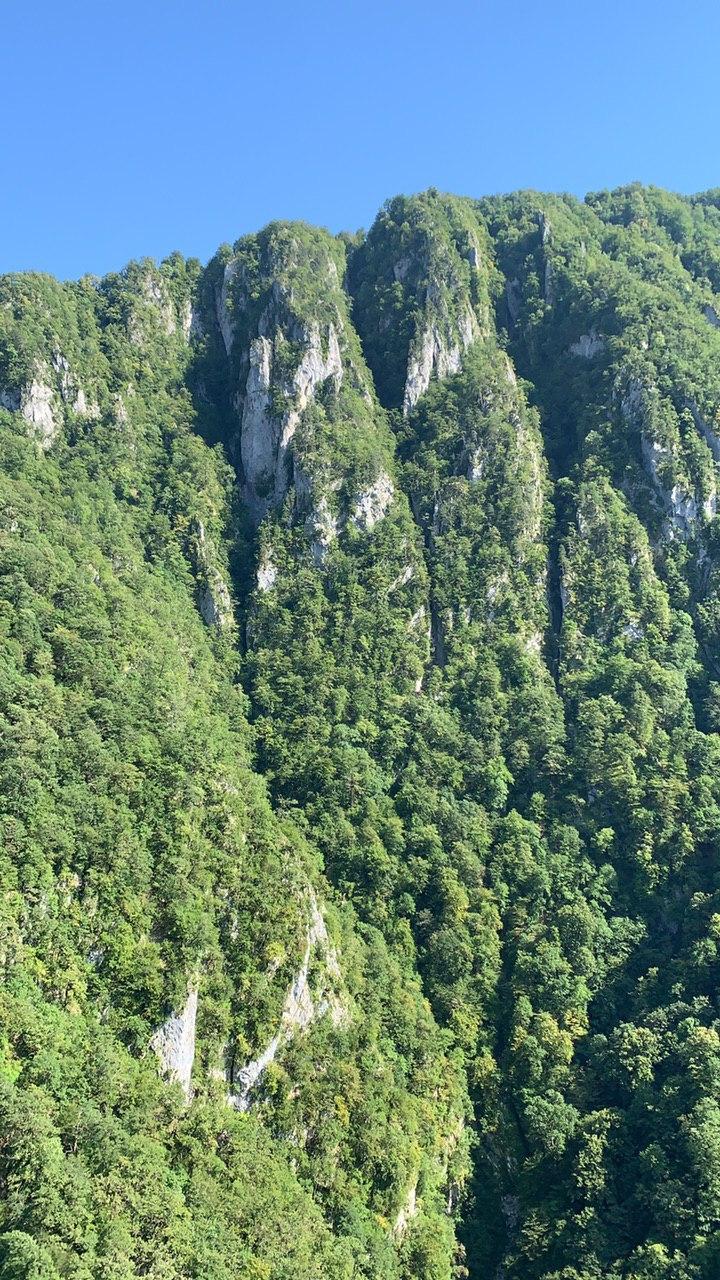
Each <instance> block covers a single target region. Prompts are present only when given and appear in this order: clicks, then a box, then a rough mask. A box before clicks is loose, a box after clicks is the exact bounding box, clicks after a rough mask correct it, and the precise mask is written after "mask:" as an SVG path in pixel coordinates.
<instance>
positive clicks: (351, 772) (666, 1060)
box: [0, 187, 720, 1280]
mask: <svg viewBox="0 0 720 1280" xmlns="http://www.w3.org/2000/svg"><path fill="white" fill-rule="evenodd" d="M718 317H720V211H719V209H718V200H717V197H716V193H709V194H708V195H706V196H700V197H694V198H692V199H683V198H680V197H675V196H671V195H669V194H668V193H665V192H661V191H658V190H656V189H653V188H648V189H644V188H640V187H630V188H626V189H623V190H620V191H617V192H612V193H600V194H597V195H594V196H590V197H588V199H587V200H586V201H585V203H583V204H581V203H579V202H577V201H575V200H573V199H571V198H569V197H554V196H544V195H539V194H537V193H532V192H523V193H519V194H517V195H514V196H508V197H496V198H490V199H485V200H480V201H474V200H470V199H459V198H456V197H449V196H444V195H440V194H439V193H438V192H436V191H429V192H427V193H425V194H424V195H421V196H416V197H410V198H406V197H398V198H396V199H394V200H392V201H390V202H389V203H388V204H387V205H386V206H385V207H384V208H383V209H382V210H381V212H380V213H379V215H378V218H377V219H376V222H375V224H374V225H373V227H372V228H371V230H370V232H369V233H368V235H367V237H362V236H358V237H349V236H341V237H332V236H330V235H329V234H328V233H327V232H324V231H320V230H317V229H314V228H311V227H307V226H305V225H303V224H287V223H274V224H271V225H270V226H269V227H268V228H266V229H265V230H264V231H262V232H260V233H258V234H257V235H254V236H247V237H244V238H243V239H242V240H240V241H238V242H237V243H236V244H235V245H234V246H233V247H229V246H225V247H224V248H222V249H221V250H220V251H219V252H218V254H217V255H216V257H215V258H214V259H213V260H212V261H211V263H210V264H209V265H208V266H207V268H204V269H203V268H201V267H200V265H199V264H197V263H194V262H186V261H184V260H183V259H182V258H181V257H180V256H179V255H173V256H172V257H171V258H170V259H168V260H167V261H166V262H165V263H163V264H162V265H161V266H160V267H157V266H155V265H154V264H153V263H150V262H148V261H146V262H142V263H137V264H131V266H130V267H128V268H127V269H126V271H125V272H123V273H121V274H120V275H116V276H112V277H108V278H107V279H105V280H103V281H93V280H89V279H88V280H83V281H81V282H79V283H78V284H77V285H59V284H57V283H56V282H55V281H52V280H51V279H49V278H47V277H41V276H18V277H7V278H5V280H4V281H3V282H2V285H1V286H0V427H1V428H2V430H1V432H0V436H1V445H2V458H3V462H2V487H3V495H2V503H1V504H0V513H1V517H2V533H1V534H0V553H1V554H2V557H3V573H2V599H3V601H4V605H3V615H2V616H3V629H4V631H3V634H4V636H5V640H4V645H3V667H4V673H5V674H4V685H3V707H2V714H3V727H2V735H1V736H0V744H1V747H2V753H3V764H2V768H3V783H4V785H3V789H2V794H3V817H2V820H3V834H4V837H5V839H4V842H3V848H4V854H3V856H4V862H3V887H4V889H5V890H6V893H5V896H4V907H3V927H2V936H3V945H2V951H1V954H2V961H3V966H4V970H3V973H4V979H5V983H4V988H3V994H2V997H0V1009H1V1011H2V1012H1V1013H0V1018H1V1020H2V1031H3V1038H2V1054H3V1056H2V1059H1V1060H2V1064H3V1066H2V1091H3V1096H2V1107H3V1120H4V1123H3V1126H2V1129H3V1138H2V1140H1V1141H0V1179H1V1180H2V1182H1V1185H2V1193H3V1194H2V1197H0V1228H1V1231H2V1234H0V1275H1V1276H3V1277H5V1276H7V1277H8V1278H9V1277H28V1278H29V1277H31V1276H34V1277H35V1278H36V1280H37V1277H38V1276H42V1277H43V1280H49V1278H55V1277H58V1276H70V1277H77V1278H78V1280H80V1278H81V1277H82V1278H83V1280H88V1278H89V1277H93V1280H94V1277H96V1276H100V1275H102V1276H106V1275H108V1276H117V1277H118V1278H119V1277H123V1280H124V1278H125V1277H131V1276H136V1275H150V1276H155V1277H157V1280H160V1277H162V1278H163V1280H167V1278H168V1277H175V1276H177V1277H178V1278H179V1277H180V1276H183V1277H185V1276H198V1277H200V1276H202V1277H204V1278H205V1277H211V1278H212V1277H217V1278H218V1280H220V1278H222V1280H225V1277H229V1276H230V1275H233V1276H235V1275H249V1276H254V1277H259V1278H265V1277H267V1278H268V1280H269V1278H270V1277H272V1278H275V1277H283V1276H287V1277H290V1276H292V1277H299V1278H300V1280H302V1277H308V1278H310V1277H318V1280H319V1277H320V1276H323V1277H325V1276H337V1277H343V1280H344V1278H345V1277H347V1278H348V1280H349V1278H350V1277H363V1276H365V1277H367V1278H368V1280H370V1278H371V1277H372V1278H373V1280H375V1278H377V1280H380V1278H382V1280H450V1277H453V1278H455V1277H461V1276H463V1275H467V1274H470V1275H472V1276H477V1277H479V1278H482V1280H489V1278H490V1277H492V1278H493V1280H495V1277H497V1278H498V1280H499V1278H500V1277H504V1278H505V1280H513V1278H514V1280H597V1277H606V1278H607V1280H620V1277H622V1278H623V1280H649V1278H650V1277H652V1278H654V1280H659V1278H661V1280H711V1278H714V1277H715V1275H716V1274H717V1270H718V1266H720V1173H719V1171H718V1170H719V1169H720V1166H719V1165H718V1158H717V1151H718V1137H717V1135H718V1132H719V1131H720V1112H718V1106H719V1105H720V1103H719V1101H718V1088H719V1085H718V1082H719V1081H720V1074H719V1067H720V1018H719V1016H718V1008H717V978H718V950H717V946H718V920H719V919H720V907H719V906H718V892H719V887H718V878H717V876H718V873H717V865H718V864H717V859H718V848H719V843H718V842H719V840H720V782H719V781H718V741H719V740H718V735H717V732H716V730H717V728H718V727H720V722H719V721H718V705H719V704H718V697H719V694H718V689H719V686H720V674H719V672H720V665H719V664H720V660H719V659H718V653H717V645H718V629H719V627H720V624H719V623H718V618H719V617H720V612H719V610H718V543H717V539H718V529H719V528H720V525H718V519H717V489H718V483H719V480H720V475H719V473H718V467H719V466H720V374H719V372H718V370H719V369H720V360H719V358H718V357H720V331H719V329H720V321H719V319H718ZM458 1240H460V1241H461V1243H458Z"/></svg>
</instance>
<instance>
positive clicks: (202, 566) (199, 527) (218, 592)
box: [192, 520, 234, 631]
mask: <svg viewBox="0 0 720 1280" xmlns="http://www.w3.org/2000/svg"><path fill="white" fill-rule="evenodd" d="M194 532H195V539H194V543H193V554H192V559H193V561H194V568H195V572H196V573H197V574H199V576H200V578H201V580H202V585H201V587H200V594H199V599H198V605H199V608H200V613H201V614H202V617H203V619H204V621H205V622H206V623H207V624H208V626H209V627H217V628H218V630H219V631H224V630H225V629H226V628H227V627H230V626H232V624H233V621H234V614H233V604H232V597H231V595H230V589H229V587H228V585H227V583H226V581H225V579H224V578H223V576H222V573H221V572H220V570H219V568H218V566H217V563H216V553H215V548H214V547H213V545H212V543H211V541H210V539H209V537H208V535H207V533H206V531H205V525H204V524H203V522H202V520H197V521H196V522H195V530H194Z"/></svg>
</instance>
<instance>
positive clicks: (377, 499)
mask: <svg viewBox="0 0 720 1280" xmlns="http://www.w3.org/2000/svg"><path fill="white" fill-rule="evenodd" d="M394 496H395V486H394V484H393V482H392V480H391V479H390V477H389V475H388V474H387V472H386V471H381V472H380V475H379V476H378V477H377V479H376V480H375V481H374V483H373V484H372V485H370V487H369V488H368V489H363V490H362V492H360V493H359V494H358V496H357V500H356V502H355V507H354V510H353V513H352V517H351V518H352V522H353V524H354V525H355V526H356V528H358V529H365V530H369V529H373V528H374V527H375V525H376V524H377V523H378V521H379V520H382V518H383V516H385V515H387V513H388V511H389V509H390V505H391V503H392V500H393V498H394Z"/></svg>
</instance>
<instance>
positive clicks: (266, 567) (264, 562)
mask: <svg viewBox="0 0 720 1280" xmlns="http://www.w3.org/2000/svg"><path fill="white" fill-rule="evenodd" d="M277 576H278V570H277V565H276V564H274V563H273V561H272V559H271V558H270V554H269V552H266V553H265V554H264V555H263V556H262V558H261V560H260V563H259V565H258V571H257V587H258V591H263V592H264V591H270V590H271V589H272V588H273V587H274V586H275V583H276V582H277Z"/></svg>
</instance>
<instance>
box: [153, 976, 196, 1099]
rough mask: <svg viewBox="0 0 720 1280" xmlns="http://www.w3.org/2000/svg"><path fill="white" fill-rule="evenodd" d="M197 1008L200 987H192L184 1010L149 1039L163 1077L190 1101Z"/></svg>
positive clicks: (171, 1018)
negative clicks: (179, 1088) (173, 1083)
mask: <svg viewBox="0 0 720 1280" xmlns="http://www.w3.org/2000/svg"><path fill="white" fill-rule="evenodd" d="M197 1006H198V993H197V987H194V986H193V987H191V988H190V990H189V991H188V995H187V1000H186V1002H185V1005H184V1008H182V1009H180V1010H179V1011H174V1012H173V1013H171V1015H170V1017H169V1018H168V1020H167V1022H164V1023H163V1024H162V1026H161V1027H158V1029H157V1031H156V1032H155V1033H154V1035H153V1036H152V1038H151V1040H150V1048H151V1049H152V1050H153V1052H154V1053H156V1054H157V1056H158V1059H159V1062H160V1069H161V1071H162V1073H163V1075H164V1076H166V1077H167V1078H168V1079H169V1080H172V1081H176V1082H177V1083H178V1084H179V1085H180V1087H181V1088H182V1091H183V1093H184V1094H185V1099H186V1101H188V1102H189V1101H190V1098H191V1096H192V1084H191V1080H192V1070H193V1063H194V1061H195V1023H196V1019H197Z"/></svg>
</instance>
